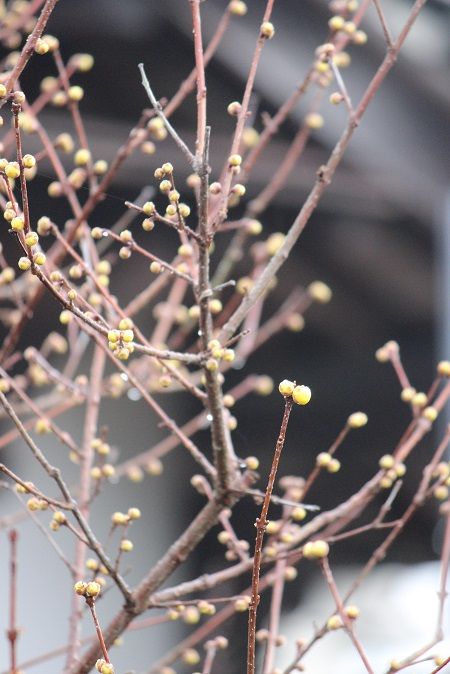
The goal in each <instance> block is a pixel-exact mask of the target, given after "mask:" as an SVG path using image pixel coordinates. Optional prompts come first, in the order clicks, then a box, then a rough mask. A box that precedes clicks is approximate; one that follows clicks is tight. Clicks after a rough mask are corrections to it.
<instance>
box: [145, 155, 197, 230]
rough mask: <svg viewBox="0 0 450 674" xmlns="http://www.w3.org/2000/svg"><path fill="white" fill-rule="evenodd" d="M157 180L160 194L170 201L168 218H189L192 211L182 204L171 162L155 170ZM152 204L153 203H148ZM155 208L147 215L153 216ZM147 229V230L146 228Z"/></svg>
mask: <svg viewBox="0 0 450 674" xmlns="http://www.w3.org/2000/svg"><path fill="white" fill-rule="evenodd" d="M154 175H155V178H156V179H157V180H160V183H159V189H160V192H162V193H163V194H165V195H166V196H167V198H168V200H169V204H168V205H167V207H166V216H167V217H169V218H171V217H174V216H176V217H181V218H182V219H185V218H187V217H188V216H189V215H190V213H191V209H190V208H189V206H188V205H187V204H185V203H182V202H180V193H179V192H178V190H177V189H175V183H174V180H173V166H172V164H171V163H170V162H169V161H166V162H164V164H163V165H162V166H159V167H158V168H157V169H156V170H155V173H154ZM148 203H152V202H148ZM143 210H144V213H146V210H145V208H143ZM154 212H155V211H154V208H153V209H152V212H151V213H146V215H153V213H154ZM144 229H145V228H144Z"/></svg>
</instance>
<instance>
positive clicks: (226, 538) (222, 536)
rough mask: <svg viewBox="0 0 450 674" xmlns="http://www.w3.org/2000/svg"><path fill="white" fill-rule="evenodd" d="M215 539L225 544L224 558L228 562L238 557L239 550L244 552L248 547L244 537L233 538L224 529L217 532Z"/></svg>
mask: <svg viewBox="0 0 450 674" xmlns="http://www.w3.org/2000/svg"><path fill="white" fill-rule="evenodd" d="M217 540H218V541H219V543H220V544H221V545H225V546H226V547H227V550H226V552H225V559H226V560H228V561H229V562H232V561H234V560H236V559H237V558H238V553H239V552H241V553H242V552H244V553H246V552H248V550H249V548H250V545H249V543H248V541H246V540H244V539H241V540H236V539H234V538H233V537H232V536H231V534H230V533H229V532H228V531H226V530H225V529H224V530H223V531H220V532H219V533H218V534H217Z"/></svg>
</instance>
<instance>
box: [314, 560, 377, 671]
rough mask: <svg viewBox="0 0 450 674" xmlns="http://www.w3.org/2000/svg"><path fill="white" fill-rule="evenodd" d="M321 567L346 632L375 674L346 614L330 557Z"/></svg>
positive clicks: (367, 667) (369, 668)
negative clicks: (332, 571) (332, 570)
mask: <svg viewBox="0 0 450 674" xmlns="http://www.w3.org/2000/svg"><path fill="white" fill-rule="evenodd" d="M320 565H321V567H322V572H323V575H324V577H325V580H326V582H327V585H328V587H329V590H330V593H331V595H332V597H333V599H334V601H335V604H336V608H337V610H338V613H339V616H340V618H341V620H342V622H343V624H344V625H345V628H346V630H347V632H348V634H349V636H350V639H351V640H352V642H353V645H354V647H355V648H356V650H357V651H358V653H359V656H360V658H361V660H362V662H363V663H364V666H365V668H366V669H367V671H368V673H369V674H374V671H373V669H372V666H371V664H370V662H369V660H368V658H367V655H366V652H365V650H364V648H363V647H362V644H361V642H360V641H359V639H358V638H357V636H356V634H355V630H354V627H353V623H352V621H351V619H350V618H349V617H348V616H347V614H346V612H345V608H344V604H343V602H342V599H341V597H340V594H339V592H338V589H337V587H336V583H335V581H334V578H333V574H332V573H331V569H330V564H329V562H328V557H325V558H324V559H322V560H321V563H320Z"/></svg>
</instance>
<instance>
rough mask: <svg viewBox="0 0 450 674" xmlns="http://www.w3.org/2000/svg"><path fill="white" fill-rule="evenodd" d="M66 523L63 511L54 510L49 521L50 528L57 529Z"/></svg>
mask: <svg viewBox="0 0 450 674" xmlns="http://www.w3.org/2000/svg"><path fill="white" fill-rule="evenodd" d="M66 523H67V518H66V516H65V515H64V513H63V512H61V511H60V510H56V512H54V513H53V518H52V521H51V522H50V529H51V530H52V531H59V529H60V527H61V526H63V525H64V524H66Z"/></svg>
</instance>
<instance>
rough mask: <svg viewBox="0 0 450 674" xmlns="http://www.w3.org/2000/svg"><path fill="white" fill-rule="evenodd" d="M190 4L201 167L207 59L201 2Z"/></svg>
mask: <svg viewBox="0 0 450 674" xmlns="http://www.w3.org/2000/svg"><path fill="white" fill-rule="evenodd" d="M189 2H190V4H191V11H192V32H193V35H194V54H195V71H196V80H197V138H196V141H195V152H196V159H197V165H198V167H200V165H201V163H202V161H203V155H204V151H205V134H206V79H205V57H204V54H203V40H202V22H201V16H200V0H189Z"/></svg>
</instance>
